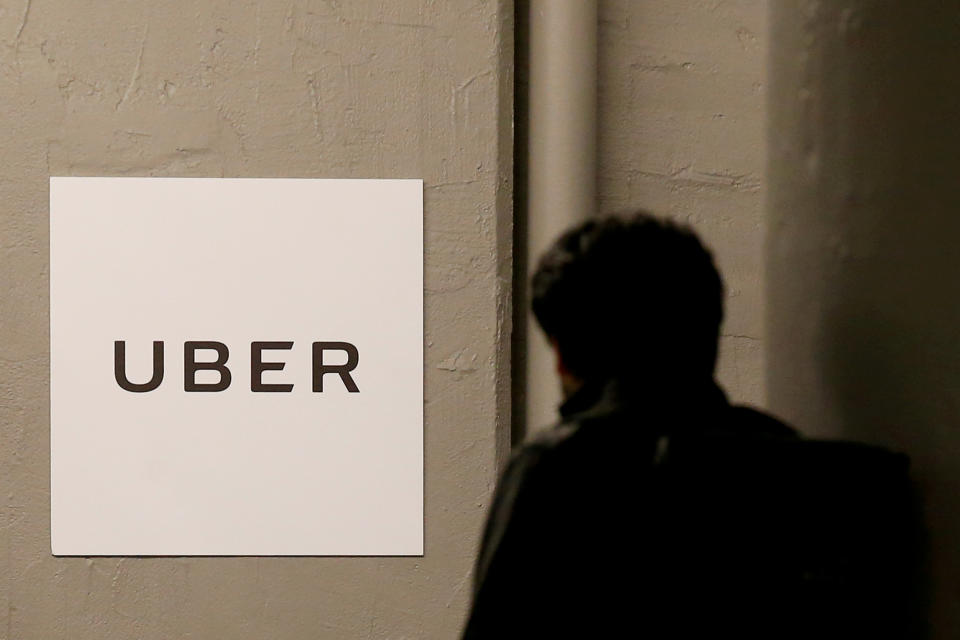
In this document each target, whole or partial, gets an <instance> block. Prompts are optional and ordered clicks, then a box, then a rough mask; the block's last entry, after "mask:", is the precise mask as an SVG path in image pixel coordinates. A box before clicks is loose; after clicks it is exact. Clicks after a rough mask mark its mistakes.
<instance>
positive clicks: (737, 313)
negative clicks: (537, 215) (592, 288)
mask: <svg viewBox="0 0 960 640" xmlns="http://www.w3.org/2000/svg"><path fill="white" fill-rule="evenodd" d="M766 31H767V3H766V2H765V1H764V0H741V1H739V2H737V1H729V2H722V1H710V2H706V1H699V0H698V1H696V2H693V1H690V2H676V1H675V0H644V1H643V2H633V1H631V0H601V2H600V44H599V51H600V61H599V67H600V69H599V73H600V77H599V91H600V104H599V109H600V123H599V125H600V128H599V199H600V209H601V211H604V212H612V211H621V210H625V209H628V208H630V207H644V208H648V209H651V210H653V211H654V212H656V213H660V214H664V215H668V216H670V217H672V218H674V219H676V220H679V221H682V222H685V223H688V224H691V225H692V226H693V227H694V228H695V229H696V230H697V231H698V232H699V233H700V234H701V235H702V237H703V238H704V240H705V241H706V242H707V243H708V244H709V245H710V246H711V247H712V248H713V250H714V253H715V257H716V259H717V262H718V263H719V267H720V269H721V271H722V272H723V274H724V277H725V280H726V283H727V301H726V304H727V319H726V323H725V324H724V327H723V330H722V333H723V338H722V339H721V354H720V364H719V378H720V381H721V383H722V384H723V385H724V387H725V388H726V390H727V391H728V393H729V395H730V396H731V399H733V400H736V401H740V402H749V403H753V404H758V405H763V404H764V401H765V394H764V377H763V361H764V349H763V347H764V343H763V331H764V329H763V236H764V222H763V211H762V205H763V202H762V201H763V171H764V162H765V160H764V154H765V141H764V122H763V121H764V100H765V97H764V92H765V81H766V76H765V74H766V70H765V66H766V47H767V38H766Z"/></svg>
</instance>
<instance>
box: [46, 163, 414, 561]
mask: <svg viewBox="0 0 960 640" xmlns="http://www.w3.org/2000/svg"><path fill="white" fill-rule="evenodd" d="M50 270H51V274H50V280H51V282H50V384H51V390H50V395H51V400H50V402H51V408H50V412H51V418H50V459H51V546H52V549H53V553H54V554H56V555H84V556H87V555H117V556H124V555H421V554H422V553H423V185H422V182H421V181H420V180H295V179H277V180H268V179H263V180H254V179H206V178H203V179H189V178H51V179H50Z"/></svg>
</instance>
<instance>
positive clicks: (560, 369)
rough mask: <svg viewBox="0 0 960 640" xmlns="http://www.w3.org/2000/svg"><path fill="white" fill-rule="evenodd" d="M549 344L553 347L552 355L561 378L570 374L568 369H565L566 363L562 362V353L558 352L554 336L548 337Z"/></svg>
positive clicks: (558, 347) (558, 346)
mask: <svg viewBox="0 0 960 640" xmlns="http://www.w3.org/2000/svg"><path fill="white" fill-rule="evenodd" d="M550 346H551V347H552V348H553V355H554V357H555V358H556V361H557V374H558V375H559V376H560V377H561V378H563V377H567V376H569V375H570V370H569V369H567V365H566V364H565V363H564V362H563V354H562V353H560V345H558V344H557V339H556V338H550Z"/></svg>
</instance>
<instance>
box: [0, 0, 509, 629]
mask: <svg viewBox="0 0 960 640" xmlns="http://www.w3.org/2000/svg"><path fill="white" fill-rule="evenodd" d="M512 21H513V9H512V5H511V3H508V2H506V1H494V0H491V1H477V2H471V1H466V0H463V1H457V2H440V1H436V0H398V1H390V2H387V1H376V0H362V1H356V2H337V1H334V0H329V1H321V0H315V1H314V0H289V1H285V2H264V1H260V2H255V1H247V2H227V1H226V0H211V1H209V2H187V1H185V0H167V1H163V2H147V1H142V0H137V1H131V2H127V1H120V0H107V1H103V2H90V1H79V2H51V1H49V0H22V1H20V0H10V1H6V0H5V1H2V2H0V118H2V126H0V265H2V274H3V275H2V280H0V488H2V492H0V496H2V504H0V638H3V639H5V640H20V639H26V638H43V639H55V638H70V639H71V640H79V639H83V638H91V639H93V638H96V639H99V640H110V639H113V638H116V639H120V638H124V639H126V638H143V639H160V638H203V639H210V638H231V639H238V638H258V639H263V638H306V637H311V638H317V637H319V638H364V639H372V638H444V637H453V636H454V635H455V634H456V633H457V630H458V629H459V627H460V625H461V621H462V617H463V615H464V611H465V608H466V604H467V601H468V594H469V584H470V570H471V565H472V562H473V554H474V550H475V548H476V543H477V539H478V537H479V533H480V526H481V524H482V519H483V517H484V516H485V512H486V507H487V501H488V498H489V495H490V492H491V490H492V487H493V483H494V481H495V478H496V473H497V469H498V465H499V464H500V462H501V461H502V459H503V456H504V455H505V454H506V453H507V449H508V446H509V425H510V411H509V388H510V381H509V371H510V367H509V362H510V350H509V344H510V341H509V330H510V318H511V312H510V295H509V293H510V281H511V250H510V248H511V224H512V223H511V217H512V211H511V188H512V184H511V182H512V146H511V140H512V120H511V118H512V114H511V109H512V90H513V80H512V61H513V54H512V48H513V26H512ZM51 175H74V176H82V175H108V176H123V175H152V176H212V177H217V176H227V177H336V178H368V177H382V178H404V177H409V178H423V179H424V181H425V186H424V189H425V193H424V198H425V232H424V235H425V237H424V241H425V247H426V257H425V261H426V264H425V288H426V292H425V307H426V308H425V325H426V337H425V345H424V348H425V360H426V370H425V384H426V391H425V405H426V406H425V412H426V427H425V441H426V444H425V447H426V452H425V453H426V456H425V457H426V496H425V508H426V553H425V555H424V557H422V558H244V557H237V558H148V559H142V558H54V557H52V556H51V555H50V542H49V436H48V433H49V432H48V428H49V412H48V363H49V352H48V327H47V323H48V309H49V300H48V293H47V292H48V282H49V280H48V275H49V274H48V244H47V242H48V241H47V232H48V225H47V208H48V201H47V179H48V176H51ZM278 206H282V203H278ZM264 215H265V216H266V217H268V218H269V215H270V212H269V211H265V212H264ZM171 251H172V252H173V253H174V255H175V252H176V247H171ZM384 321H389V319H388V318H385V319H384Z"/></svg>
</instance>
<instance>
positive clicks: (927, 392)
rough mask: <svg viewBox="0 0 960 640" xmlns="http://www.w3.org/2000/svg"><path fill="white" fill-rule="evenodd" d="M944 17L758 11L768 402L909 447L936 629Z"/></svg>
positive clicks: (948, 388)
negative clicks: (763, 31)
mask: <svg viewBox="0 0 960 640" xmlns="http://www.w3.org/2000/svg"><path fill="white" fill-rule="evenodd" d="M957 17H958V12H957V6H956V3H945V2H940V1H939V0H916V1H915V2H873V1H872V0H833V1H831V2H816V1H814V0H789V1H787V0H783V1H780V2H776V3H775V4H774V5H773V9H772V11H771V38H772V39H773V40H772V41H773V42H774V43H775V45H774V46H773V47H772V55H771V85H770V109H769V112H770V171H769V176H770V197H769V220H770V237H769V243H768V248H767V255H768V266H769V285H768V299H769V300H770V305H769V310H768V324H769V329H770V331H769V362H770V368H769V389H770V405H771V407H772V408H773V409H774V410H776V411H777V412H778V413H780V414H782V415H784V416H785V417H787V418H789V419H790V420H793V421H794V422H796V423H797V424H798V425H801V426H803V427H805V428H807V429H809V430H810V431H814V432H816V433H819V434H824V435H830V436H839V437H846V438H855V439H862V440H867V441H872V442H878V443H881V444H884V445H887V446H892V447H895V448H897V449H900V450H902V451H906V452H907V453H909V454H910V457H911V462H912V466H913V473H914V477H915V478H916V480H917V482H918V485H919V487H920V489H921V491H922V496H923V499H924V507H925V511H926V517H927V525H928V527H929V542H930V545H931V549H930V551H931V555H930V558H929V565H930V570H931V574H932V580H931V585H932V588H933V593H932V603H931V611H930V614H929V620H930V631H931V634H930V635H931V637H932V638H936V639H938V640H940V639H942V640H946V639H947V638H956V637H957V632H958V629H960V545H958V544H957V541H958V539H960V366H958V363H960V342H958V340H957V332H958V327H960V297H958V296H957V274H958V273H960V252H958V250H957V239H958V238H960V215H958V212H960V189H958V188H957V175H958V174H960V153H958V149H960V121H958V120H957V114H958V113H960V74H958V73H957V70H956V63H957V60H958V52H957V42H958V41H960V21H958V20H957Z"/></svg>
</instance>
